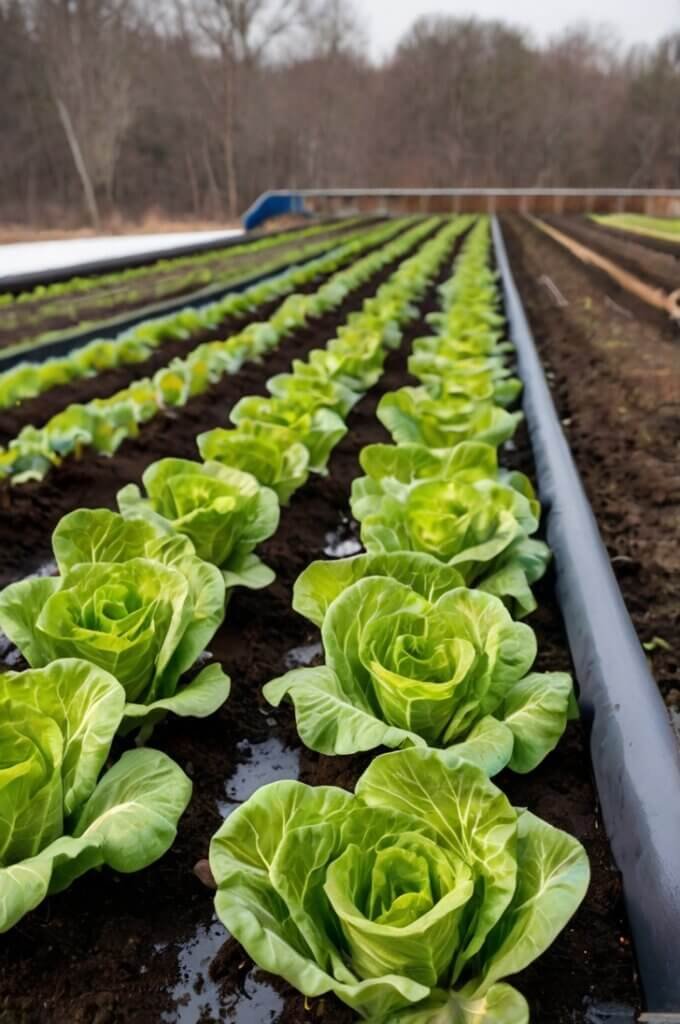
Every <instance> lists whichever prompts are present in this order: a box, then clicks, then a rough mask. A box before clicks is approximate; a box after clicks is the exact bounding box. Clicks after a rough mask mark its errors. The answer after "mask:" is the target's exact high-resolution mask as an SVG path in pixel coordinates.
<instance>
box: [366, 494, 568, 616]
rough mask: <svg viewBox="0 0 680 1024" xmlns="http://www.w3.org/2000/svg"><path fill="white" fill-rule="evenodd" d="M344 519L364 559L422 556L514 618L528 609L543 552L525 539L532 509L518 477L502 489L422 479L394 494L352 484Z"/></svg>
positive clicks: (532, 525)
mask: <svg viewBox="0 0 680 1024" xmlns="http://www.w3.org/2000/svg"><path fill="white" fill-rule="evenodd" d="M352 513H353V515H354V517H355V518H356V519H358V520H359V522H360V523H361V540H362V542H363V544H364V547H365V548H366V550H367V551H369V552H371V553H377V552H380V551H382V552H386V551H423V552H425V553H426V554H430V555H433V556H434V557H435V558H438V559H439V561H441V562H445V563H446V564H448V565H452V566H455V568H456V569H458V571H459V572H460V573H461V574H462V576H463V578H464V580H465V582H466V584H468V586H471V585H474V586H476V587H478V588H481V589H483V590H488V591H489V593H492V594H495V595H496V596H497V597H502V598H503V599H505V600H507V601H508V602H509V603H510V604H512V605H513V606H516V610H517V613H518V614H520V615H522V614H527V613H528V612H530V611H533V609H534V608H535V607H536V602H535V599H534V597H533V595H532V593H531V584H532V583H534V582H536V580H538V579H540V578H541V576H542V575H543V574H544V572H545V569H546V566H547V564H548V560H549V557H550V552H549V549H548V547H547V545H545V544H544V543H543V542H542V541H538V540H534V539H533V538H532V536H531V535H532V534H533V533H535V531H536V530H537V529H538V503H537V502H536V500H535V497H534V495H533V490H532V489H531V488H530V487H529V488H528V489H527V487H526V478H523V477H522V475H521V474H511V475H509V477H508V478H507V482H506V483H501V482H500V481H495V480H489V479H481V480H477V481H473V482H467V481H466V480H465V478H464V477H463V478H461V479H459V478H457V477H455V476H454V478H453V479H450V480H440V479H436V478H435V479H425V480H423V481H422V482H419V483H415V484H414V485H412V486H410V487H402V488H400V489H399V491H398V493H396V492H395V488H394V486H383V484H382V483H375V482H372V481H370V480H368V481H367V480H366V479H363V480H358V481H356V482H355V486H354V488H353V491H352Z"/></svg>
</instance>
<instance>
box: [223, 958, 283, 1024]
mask: <svg viewBox="0 0 680 1024" xmlns="http://www.w3.org/2000/svg"><path fill="white" fill-rule="evenodd" d="M282 1010H283V999H282V997H281V996H280V995H279V993H278V992H276V991H275V989H273V988H272V987H271V985H268V984H267V983H266V982H264V981H258V980H257V978H256V977H255V972H254V971H251V972H250V974H248V975H247V977H246V980H245V982H244V984H243V992H242V993H241V994H239V995H238V997H237V999H236V1002H235V1003H231V1001H230V1006H229V1009H228V1010H227V1015H226V1017H225V1018H224V1019H225V1021H227V1022H228V1024H271V1022H273V1021H275V1020H277V1019H278V1016H279V1014H280V1013H281V1011H282Z"/></svg>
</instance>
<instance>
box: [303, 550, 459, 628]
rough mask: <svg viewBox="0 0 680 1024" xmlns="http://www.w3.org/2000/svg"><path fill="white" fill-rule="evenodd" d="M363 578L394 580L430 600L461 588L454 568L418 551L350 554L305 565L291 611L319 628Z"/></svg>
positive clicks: (457, 573)
mask: <svg viewBox="0 0 680 1024" xmlns="http://www.w3.org/2000/svg"><path fill="white" fill-rule="evenodd" d="M367 576H382V577H387V578H388V579H393V580H397V581H398V582H399V583H403V584H405V585H406V586H408V587H411V589H412V590H414V591H415V592H416V593H417V594H420V595H421V596H422V597H426V598H427V599H428V600H430V601H436V600H437V598H439V597H441V595H442V594H445V593H447V591H449V590H453V589H454V588H455V587H460V586H462V585H463V577H462V576H461V575H460V573H459V572H458V570H457V569H454V568H452V567H451V566H449V565H442V563H441V562H440V561H438V560H437V559H436V558H433V557H432V556H431V555H426V554H423V553H422V552H417V551H398V552H389V553H379V554H373V555H354V556H352V557H351V558H338V559H334V560H333V561H318V562H312V563H311V564H310V565H308V566H307V568H306V569H305V570H304V571H303V572H302V573H301V574H300V576H298V578H297V580H296V581H295V587H294V588H293V608H294V609H295V611H296V612H299V614H300V615H304V616H305V618H307V619H309V620H310V622H313V623H314V625H316V626H321V625H322V623H323V621H324V618H325V616H326V612H327V611H328V609H329V607H330V605H331V604H332V603H333V601H335V599H336V597H339V596H340V594H342V593H343V591H345V590H346V589H347V588H348V587H350V586H352V584H353V583H357V582H358V581H359V580H362V579H365V578H366V577H367Z"/></svg>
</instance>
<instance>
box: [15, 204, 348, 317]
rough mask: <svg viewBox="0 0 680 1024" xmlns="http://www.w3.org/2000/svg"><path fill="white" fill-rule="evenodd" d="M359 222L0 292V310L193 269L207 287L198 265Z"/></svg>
mask: <svg viewBox="0 0 680 1024" xmlns="http://www.w3.org/2000/svg"><path fill="white" fill-rule="evenodd" d="M359 223H360V218H357V217H353V218H348V219H347V220H343V221H338V222H336V223H335V224H334V225H328V224H312V225H311V226H310V227H307V228H303V229H302V230H295V231H287V232H280V233H277V234H273V235H270V236H268V237H265V238H259V239H257V240H256V241H245V242H244V243H243V244H242V245H230V246H228V247H225V248H223V249H219V248H215V249H211V250H210V251H209V252H202V253H197V254H193V255H192V254H189V255H186V256H175V257H169V258H162V259H158V260H155V261H154V262H153V263H147V264H145V265H144V266H141V267H131V268H128V269H122V270H113V271H109V272H107V273H105V274H88V275H87V276H86V277H78V276H74V277H71V278H69V279H68V280H66V281H55V282H54V283H53V284H39V285H35V287H34V288H29V289H26V290H25V291H19V292H17V293H12V292H2V293H0V307H2V306H12V305H15V304H18V305H23V304H25V303H31V302H37V301H40V300H42V299H51V298H63V297H70V296H74V297H75V296H79V295H83V294H85V293H87V292H92V291H96V290H98V289H100V288H104V287H107V286H114V287H117V286H119V285H123V284H129V283H130V282H131V281H137V280H139V279H140V278H145V277H149V276H153V275H156V274H159V273H162V272H168V271H176V270H184V269H188V270H190V269H192V268H196V269H197V273H198V274H200V273H203V275H204V276H203V277H200V276H199V277H197V278H196V283H197V286H198V285H201V284H203V285H207V284H210V283H211V281H212V277H213V275H212V272H211V271H210V270H209V269H207V270H205V271H201V269H200V268H201V264H205V263H214V262H215V261H219V260H220V259H225V258H226V259H229V258H231V257H235V256H242V255H243V254H244V253H245V254H248V255H250V254H256V253H266V251H267V250H268V249H271V248H273V247H275V246H279V245H283V244H285V243H286V242H299V241H306V240H307V239H309V238H313V237H314V236H315V235H318V234H323V233H325V232H328V231H329V229H330V228H331V227H334V228H349V227H352V226H354V225H358V224H359Z"/></svg>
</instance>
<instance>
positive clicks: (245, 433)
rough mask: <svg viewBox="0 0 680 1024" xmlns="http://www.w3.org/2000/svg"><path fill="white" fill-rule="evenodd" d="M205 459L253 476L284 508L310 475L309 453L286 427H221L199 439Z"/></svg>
mask: <svg viewBox="0 0 680 1024" xmlns="http://www.w3.org/2000/svg"><path fill="white" fill-rule="evenodd" d="M196 441H197V444H198V450H199V451H200V453H201V457H202V458H204V459H205V460H206V461H207V460H212V461H215V462H220V463H221V464H222V465H224V466H231V467H233V468H235V469H240V470H242V471H243V472H244V473H250V474H251V475H252V476H254V477H255V479H256V480H258V481H259V483H260V484H261V485H262V486H263V487H270V488H271V489H272V490H273V491H274V492H275V493H276V495H277V497H278V499H279V501H280V503H281V504H282V505H287V504H288V502H289V501H290V498H291V496H292V495H293V494H294V493H295V491H297V490H298V489H299V488H300V487H303V486H304V484H305V483H306V482H307V478H308V476H309V452H308V451H307V449H306V448H305V446H304V445H303V444H302V443H301V442H300V441H296V442H293V443H292V444H291V443H290V440H289V437H288V433H287V431H286V429H285V428H284V427H278V426H276V425H275V424H273V423H249V422H246V423H244V424H243V425H242V426H241V427H239V428H237V429H235V430H225V429H224V428H222V427H217V428H216V429H215V430H210V431H208V433H206V434H200V435H199V437H198V438H197V439H196Z"/></svg>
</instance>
